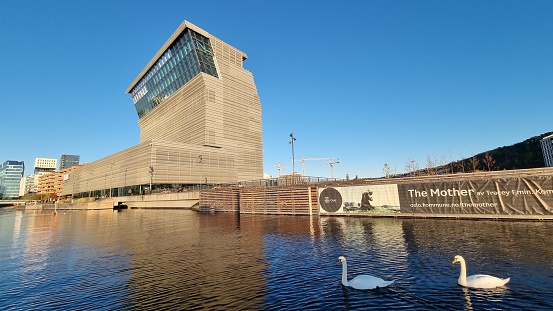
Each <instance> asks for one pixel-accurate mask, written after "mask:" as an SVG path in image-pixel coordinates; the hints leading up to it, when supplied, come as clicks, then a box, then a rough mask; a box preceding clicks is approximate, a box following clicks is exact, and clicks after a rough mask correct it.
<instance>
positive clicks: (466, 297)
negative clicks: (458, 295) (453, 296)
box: [462, 287, 473, 311]
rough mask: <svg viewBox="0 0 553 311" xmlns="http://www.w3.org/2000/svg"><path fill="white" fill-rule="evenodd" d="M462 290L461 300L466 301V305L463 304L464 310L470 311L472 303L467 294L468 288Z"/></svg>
mask: <svg viewBox="0 0 553 311" xmlns="http://www.w3.org/2000/svg"><path fill="white" fill-rule="evenodd" d="M462 290H463V298H465V300H466V302H467V303H466V304H465V310H466V311H472V310H473V309H472V302H471V301H470V294H469V290H468V288H466V287H462Z"/></svg>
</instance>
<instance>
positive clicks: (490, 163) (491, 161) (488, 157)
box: [484, 152, 495, 172]
mask: <svg viewBox="0 0 553 311" xmlns="http://www.w3.org/2000/svg"><path fill="white" fill-rule="evenodd" d="M484 164H485V165H486V167H487V168H488V172H489V171H493V166H494V165H495V159H494V158H492V155H491V154H490V153H489V152H486V155H485V156H484Z"/></svg>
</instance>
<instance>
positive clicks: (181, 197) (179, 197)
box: [113, 191, 199, 209]
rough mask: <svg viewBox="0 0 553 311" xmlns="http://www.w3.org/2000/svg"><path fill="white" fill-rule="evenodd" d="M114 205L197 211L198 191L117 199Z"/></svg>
mask: <svg viewBox="0 0 553 311" xmlns="http://www.w3.org/2000/svg"><path fill="white" fill-rule="evenodd" d="M113 199H114V205H120V204H123V205H126V206H128V207H129V208H179V209H180V208H182V209H197V208H198V202H199V192H198V191H186V192H171V193H161V194H150V195H132V196H124V197H116V198H113Z"/></svg>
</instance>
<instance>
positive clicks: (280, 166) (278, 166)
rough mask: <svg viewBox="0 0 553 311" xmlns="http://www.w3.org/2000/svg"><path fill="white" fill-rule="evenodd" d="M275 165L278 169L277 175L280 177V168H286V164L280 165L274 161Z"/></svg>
mask: <svg viewBox="0 0 553 311" xmlns="http://www.w3.org/2000/svg"><path fill="white" fill-rule="evenodd" d="M275 167H276V169H277V171H278V176H279V177H280V169H281V168H286V166H282V165H280V162H278V165H277V164H276V163H275Z"/></svg>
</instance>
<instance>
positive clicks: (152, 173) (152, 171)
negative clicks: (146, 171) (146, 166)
mask: <svg viewBox="0 0 553 311" xmlns="http://www.w3.org/2000/svg"><path fill="white" fill-rule="evenodd" d="M153 178H154V167H153V166H151V165H150V194H152V179H153Z"/></svg>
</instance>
